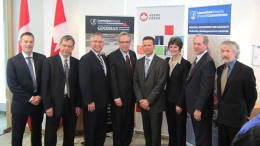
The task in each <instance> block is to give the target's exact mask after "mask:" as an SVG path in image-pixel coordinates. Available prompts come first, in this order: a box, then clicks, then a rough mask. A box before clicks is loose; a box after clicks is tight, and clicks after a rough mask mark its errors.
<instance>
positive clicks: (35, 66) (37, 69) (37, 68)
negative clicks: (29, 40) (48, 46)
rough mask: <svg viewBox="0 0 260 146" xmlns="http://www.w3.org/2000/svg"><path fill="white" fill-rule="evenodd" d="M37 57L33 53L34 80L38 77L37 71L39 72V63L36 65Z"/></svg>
mask: <svg viewBox="0 0 260 146" xmlns="http://www.w3.org/2000/svg"><path fill="white" fill-rule="evenodd" d="M38 61H39V60H38V56H37V55H36V54H35V53H33V62H34V68H35V73H36V79H37V76H38V71H39V63H38Z"/></svg>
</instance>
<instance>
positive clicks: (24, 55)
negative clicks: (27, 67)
mask: <svg viewBox="0 0 260 146" xmlns="http://www.w3.org/2000/svg"><path fill="white" fill-rule="evenodd" d="M22 54H23V57H24V58H25V59H26V57H32V58H33V52H32V53H31V55H30V56H28V55H27V54H25V53H24V52H23V51H22Z"/></svg>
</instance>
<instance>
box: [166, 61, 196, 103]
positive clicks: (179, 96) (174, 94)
mask: <svg viewBox="0 0 260 146" xmlns="http://www.w3.org/2000/svg"><path fill="white" fill-rule="evenodd" d="M170 59H171V58H166V63H168V62H169V60H170ZM190 67H191V64H190V62H189V61H187V60H185V59H184V58H182V59H181V63H180V64H177V65H176V66H175V67H174V69H173V70H172V73H171V76H169V70H170V67H169V65H168V71H167V73H168V74H167V86H166V99H167V101H169V102H172V103H176V104H177V105H178V106H179V107H186V106H185V85H186V79H187V76H188V74H189V71H190Z"/></svg>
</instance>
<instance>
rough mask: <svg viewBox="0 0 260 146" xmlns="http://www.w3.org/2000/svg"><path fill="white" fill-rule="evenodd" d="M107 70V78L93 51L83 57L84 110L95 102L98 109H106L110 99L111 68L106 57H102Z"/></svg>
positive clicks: (81, 86)
mask: <svg viewBox="0 0 260 146" xmlns="http://www.w3.org/2000/svg"><path fill="white" fill-rule="evenodd" d="M102 58H103V60H104V61H105V64H106V68H107V73H108V74H107V76H105V73H104V70H103V68H102V65H101V64H100V61H99V59H98V58H97V56H96V55H95V53H94V52H93V51H90V52H89V53H87V54H85V55H84V56H82V57H81V59H80V62H79V83H80V89H81V92H82V99H83V108H85V109H87V107H88V104H90V103H92V102H95V106H96V107H95V108H96V109H105V108H106V107H107V103H108V98H109V88H108V87H109V86H108V84H109V83H108V76H109V70H108V69H109V68H108V64H107V61H106V57H105V56H102Z"/></svg>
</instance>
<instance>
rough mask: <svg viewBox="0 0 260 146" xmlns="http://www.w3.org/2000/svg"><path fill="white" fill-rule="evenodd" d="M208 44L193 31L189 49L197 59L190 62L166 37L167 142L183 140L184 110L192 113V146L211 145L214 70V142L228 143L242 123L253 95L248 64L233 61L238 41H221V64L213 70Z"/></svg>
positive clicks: (182, 144) (180, 144) (177, 42)
mask: <svg viewBox="0 0 260 146" xmlns="http://www.w3.org/2000/svg"><path fill="white" fill-rule="evenodd" d="M208 43H209V39H208V37H207V36H206V35H202V34H197V35H195V36H194V38H193V50H194V53H195V54H196V58H195V59H194V61H193V62H192V64H190V63H189V62H187V61H186V60H185V59H183V58H181V57H178V55H177V54H178V53H180V49H181V48H182V43H181V40H179V38H172V39H170V41H169V45H168V47H169V49H170V52H171V55H172V57H171V59H170V58H167V59H166V60H167V62H168V64H169V65H168V66H169V67H168V69H169V70H168V71H169V76H168V79H167V83H166V117H167V122H168V131H169V145H171V146H173V145H174V146H175V145H177V146H185V145H186V144H185V140H186V133H185V131H186V126H185V125H186V118H187V117H186V112H188V113H189V114H190V117H191V121H192V126H193V130H194V134H195V144H196V146H211V145H212V116H213V107H214V106H213V100H214V97H213V91H214V81H215V74H217V87H216V90H217V97H218V117H217V121H216V122H217V126H218V145H219V146H230V145H232V143H233V139H234V137H235V136H236V134H237V133H238V132H239V130H240V128H241V127H242V126H243V125H244V124H245V123H246V122H247V120H248V119H247V118H248V117H249V116H250V114H251V111H252V109H253V107H254V104H255V101H256V99H257V90H256V80H255V76H254V72H253V69H252V68H250V67H248V66H246V65H244V64H242V63H241V62H239V61H238V60H237V58H238V57H239V53H240V48H239V45H238V44H237V43H236V42H234V41H230V40H227V41H224V42H222V44H221V57H222V60H223V62H224V64H223V65H221V66H219V67H218V68H217V69H216V67H215V63H214V61H213V59H212V57H211V56H210V54H209V53H208ZM178 49H179V50H178ZM175 51H177V52H175ZM176 56H177V57H176ZM225 68H227V70H226V71H225Z"/></svg>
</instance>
